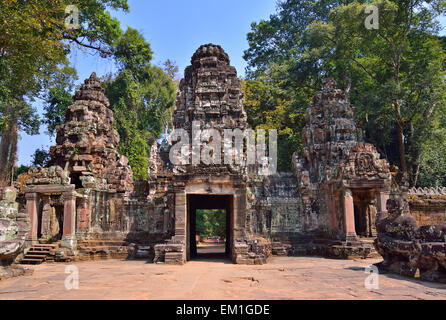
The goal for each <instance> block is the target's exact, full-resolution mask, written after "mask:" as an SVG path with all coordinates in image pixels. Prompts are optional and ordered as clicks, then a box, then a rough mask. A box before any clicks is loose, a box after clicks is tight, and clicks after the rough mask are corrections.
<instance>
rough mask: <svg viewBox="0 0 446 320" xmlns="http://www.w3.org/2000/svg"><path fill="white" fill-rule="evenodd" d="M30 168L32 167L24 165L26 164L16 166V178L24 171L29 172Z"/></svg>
mask: <svg viewBox="0 0 446 320" xmlns="http://www.w3.org/2000/svg"><path fill="white" fill-rule="evenodd" d="M29 168H31V167H30V166H24V165H21V166H19V167H17V168H15V173H14V180H17V178H18V176H19V175H21V174H22V173H28V170H29Z"/></svg>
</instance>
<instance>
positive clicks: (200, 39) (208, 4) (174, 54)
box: [18, 0, 446, 165]
mask: <svg viewBox="0 0 446 320" xmlns="http://www.w3.org/2000/svg"><path fill="white" fill-rule="evenodd" d="M129 5H130V13H128V14H124V13H120V12H119V13H116V12H112V14H113V16H116V17H117V18H118V19H119V20H120V21H121V27H122V29H123V30H125V29H126V28H127V26H129V27H132V28H134V29H137V30H138V31H140V32H142V34H143V35H144V36H145V38H146V40H147V41H148V42H149V43H150V45H151V47H152V51H153V52H154V55H153V63H154V64H157V65H161V63H162V62H163V61H165V60H167V59H171V60H174V61H176V63H177V65H178V67H179V70H180V74H181V75H182V74H183V71H184V69H185V68H186V67H187V66H188V65H189V64H190V58H191V56H192V55H193V53H194V52H195V50H196V49H197V48H198V47H199V46H200V45H202V44H206V43H214V44H219V45H221V46H222V47H223V48H224V49H225V51H226V52H227V53H228V54H229V57H230V58H231V64H232V65H233V66H235V67H236V68H237V71H238V74H239V76H243V75H244V71H245V67H246V62H245V61H244V60H243V58H242V57H243V51H244V50H246V49H247V48H248V43H247V40H246V34H247V33H248V32H249V31H250V25H251V23H252V22H254V21H259V20H261V19H267V18H268V17H269V15H270V14H272V13H274V12H275V8H276V1H275V0H162V1H159V0H129ZM442 25H443V26H444V25H446V19H442ZM443 34H444V32H443ZM71 62H72V65H73V66H74V67H75V68H76V69H77V71H78V75H79V80H78V83H81V82H82V81H83V80H84V79H85V78H87V77H89V76H90V74H91V73H92V72H93V71H95V72H96V73H97V75H98V76H102V75H104V74H106V73H109V72H113V71H115V66H114V62H113V60H111V59H102V58H100V57H99V56H98V55H91V54H90V53H88V52H76V53H75V54H73V55H72V57H71ZM36 107H37V109H38V111H39V113H40V114H41V112H42V107H41V105H40V104H39V103H36ZM45 131H46V128H45V126H42V127H41V129H40V133H41V134H40V135H37V136H28V135H26V134H25V133H23V132H22V133H21V140H19V145H18V153H19V154H18V158H19V159H18V164H19V165H22V164H23V165H29V164H30V162H31V156H32V154H33V153H34V150H35V149H37V148H39V147H45V148H47V149H48V148H49V146H51V145H54V144H55V143H54V140H55V139H54V138H53V139H50V138H49V137H48V135H46V134H45Z"/></svg>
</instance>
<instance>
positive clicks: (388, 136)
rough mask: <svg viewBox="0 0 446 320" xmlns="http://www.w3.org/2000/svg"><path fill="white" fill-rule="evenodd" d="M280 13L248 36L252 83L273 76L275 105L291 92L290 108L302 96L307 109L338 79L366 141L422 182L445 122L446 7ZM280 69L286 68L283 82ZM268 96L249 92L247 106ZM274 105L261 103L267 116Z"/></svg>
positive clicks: (294, 6)
mask: <svg viewBox="0 0 446 320" xmlns="http://www.w3.org/2000/svg"><path fill="white" fill-rule="evenodd" d="M323 4H325V5H326V6H325V8H326V9H328V10H325V9H324V8H323ZM369 5H374V6H376V7H377V8H378V9H379V27H378V29H377V30H368V29H367V28H366V27H365V20H366V18H367V16H368V14H367V13H366V12H365V9H366V8H367V7H368V6H369ZM321 6H322V7H321ZM278 8H279V10H278V13H277V14H275V15H272V16H271V18H270V20H269V21H262V22H261V23H259V24H253V32H251V33H250V34H249V35H248V40H250V49H249V50H247V51H246V52H245V58H246V59H248V67H249V73H248V75H249V77H250V80H255V81H259V80H262V77H264V75H266V80H262V81H263V82H265V83H268V84H272V85H273V86H274V87H275V88H276V90H274V91H272V92H273V96H272V97H273V100H277V97H280V93H281V92H284V90H287V88H288V90H290V89H291V90H294V91H295V92H296V94H295V95H294V96H291V95H288V96H289V101H291V105H293V102H294V101H298V100H296V99H300V100H301V102H299V103H297V104H296V105H299V104H300V105H301V106H302V107H303V106H305V104H308V102H309V101H310V100H309V99H311V97H312V95H313V94H314V92H315V90H319V89H320V87H321V81H322V79H323V78H325V77H328V76H331V77H334V78H335V79H336V80H337V82H338V86H339V87H340V88H342V89H344V90H345V91H346V92H347V94H348V95H349V98H350V100H351V102H352V103H353V104H354V105H355V106H356V116H357V117H358V119H359V120H361V122H362V123H363V124H364V125H365V127H364V129H365V136H366V139H367V140H368V141H370V142H372V143H374V144H375V145H377V146H378V148H379V150H380V151H381V152H382V153H383V154H384V155H385V156H386V157H387V158H388V160H389V161H390V162H391V163H392V164H396V165H398V166H399V167H400V168H401V171H402V172H403V173H404V175H405V176H406V177H408V179H409V182H410V184H412V185H416V184H417V183H418V176H419V174H420V168H421V167H420V166H421V164H422V163H423V161H424V160H423V159H426V157H425V156H424V155H423V152H427V150H428V148H427V147H426V143H427V141H428V140H429V138H430V136H431V135H432V132H433V130H437V131H438V130H440V129H441V126H442V125H443V123H444V121H443V120H442V118H443V114H444V106H445V103H444V102H445V101H444V96H445V90H444V89H445V88H444V62H445V51H444V42H445V40H444V39H442V38H439V37H438V36H437V34H438V31H439V24H438V22H437V21H436V18H437V17H438V16H439V15H442V14H444V3H443V2H442V1H416V0H405V1H393V0H379V1H330V2H329V3H328V2H327V1H301V2H300V1H293V0H288V1H283V2H281V3H280V4H279V7H278ZM262 30H263V31H262ZM255 31H259V32H258V33H257V34H255ZM282 35H288V36H282ZM251 41H252V43H251ZM263 44H268V45H269V46H263ZM263 48H265V49H263ZM271 61H272V62H271ZM274 70H280V73H279V75H280V79H281V81H276V80H275V79H276V78H277V76H276V74H275V72H274ZM277 92H278V93H279V94H278V93H277ZM285 92H286V91H285ZM262 94H263V93H257V94H255V95H254V96H252V97H249V94H248V97H249V99H248V103H250V100H251V101H265V99H264V98H262ZM276 105H277V106H279V105H280V104H277V103H276ZM268 108H269V105H268V103H264V102H262V103H260V106H259V109H260V110H261V111H265V110H268ZM277 109H279V108H277ZM261 113H262V112H260V113H259V114H261ZM265 122H266V121H265ZM298 123H299V122H298ZM291 130H294V131H295V130H299V131H300V128H299V127H292V128H291ZM440 131H441V130H440ZM296 134H298V133H296ZM279 147H280V141H279ZM291 147H292V146H291ZM298 147H299V146H298V145H296V146H295V148H294V150H296V149H298ZM292 151H293V150H288V152H292ZM279 156H280V154H279ZM422 168H426V167H425V166H424V165H423V167H422ZM424 177H425V175H424Z"/></svg>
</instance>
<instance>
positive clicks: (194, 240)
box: [187, 194, 233, 260]
mask: <svg viewBox="0 0 446 320" xmlns="http://www.w3.org/2000/svg"><path fill="white" fill-rule="evenodd" d="M232 208H233V196H231V195H201V194H198V195H195V194H193V195H188V196H187V209H188V210H187V216H188V218H187V221H188V228H187V229H188V235H187V237H188V239H189V243H188V248H187V259H188V260H191V259H202V258H204V259H214V258H223V259H224V258H227V257H230V255H231V239H232V235H231V230H232V219H231V217H232V210H233V209H232ZM203 216H206V217H207V218H208V219H209V218H212V219H210V220H212V221H219V222H218V223H219V225H220V227H221V225H222V224H223V223H224V229H225V230H224V231H221V230H220V232H219V234H215V235H211V234H206V233H204V230H200V228H201V229H203V226H202V224H199V226H198V228H197V217H198V221H199V222H202V220H203ZM208 223H209V221H208ZM214 227H215V226H214ZM216 229H219V228H214V229H213V230H216ZM200 233H201V234H200ZM209 237H210V238H209ZM200 241H201V242H200Z"/></svg>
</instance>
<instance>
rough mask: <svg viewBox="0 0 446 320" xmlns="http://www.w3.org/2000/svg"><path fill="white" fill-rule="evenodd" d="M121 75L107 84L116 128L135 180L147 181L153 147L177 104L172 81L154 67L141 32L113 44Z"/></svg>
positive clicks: (132, 30)
mask: <svg viewBox="0 0 446 320" xmlns="http://www.w3.org/2000/svg"><path fill="white" fill-rule="evenodd" d="M113 52H114V54H115V58H116V61H117V63H118V64H119V67H120V72H119V73H118V74H117V75H116V76H115V77H109V79H107V80H106V84H105V85H106V95H107V97H108V98H109V100H110V105H111V108H112V109H113V111H114V113H115V127H116V130H117V131H118V133H119V135H120V137H121V142H120V144H119V151H120V152H121V153H122V154H124V155H126V156H127V158H128V159H129V163H130V165H131V167H132V169H133V173H134V177H135V179H140V180H145V179H147V167H148V162H149V154H150V147H151V145H152V144H153V142H154V141H155V140H156V139H158V138H160V137H161V133H162V131H163V129H164V128H165V127H166V125H167V124H168V123H169V122H170V121H171V120H170V117H169V115H170V113H169V110H171V108H172V107H173V106H174V103H175V86H174V84H173V81H172V79H171V78H170V77H169V76H168V75H167V74H166V73H165V72H163V70H161V69H160V68H159V67H156V66H153V65H151V63H150V61H151V59H152V51H151V49H150V44H149V43H147V42H146V40H145V39H144V37H143V36H142V35H140V34H139V33H138V31H136V30H134V29H131V28H128V29H127V31H126V32H125V33H124V34H123V35H122V36H121V37H119V38H118V39H117V41H116V43H115V44H114V50H113Z"/></svg>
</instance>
